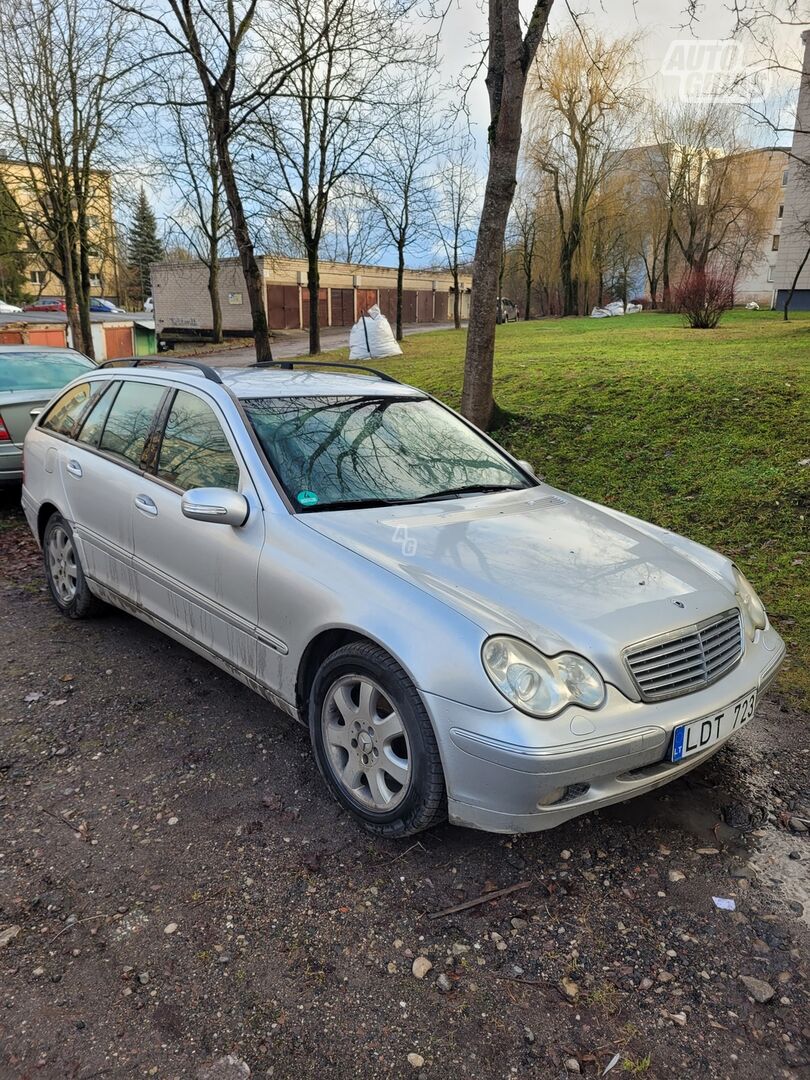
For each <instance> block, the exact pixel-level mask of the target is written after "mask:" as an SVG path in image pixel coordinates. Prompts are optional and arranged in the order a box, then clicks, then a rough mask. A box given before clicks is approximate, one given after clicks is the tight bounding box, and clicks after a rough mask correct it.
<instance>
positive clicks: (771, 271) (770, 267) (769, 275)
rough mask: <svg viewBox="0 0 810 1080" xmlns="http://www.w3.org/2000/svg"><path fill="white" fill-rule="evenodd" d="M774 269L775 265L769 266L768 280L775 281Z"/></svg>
mask: <svg viewBox="0 0 810 1080" xmlns="http://www.w3.org/2000/svg"><path fill="white" fill-rule="evenodd" d="M773 271H774V267H773V266H769V267H768V281H773Z"/></svg>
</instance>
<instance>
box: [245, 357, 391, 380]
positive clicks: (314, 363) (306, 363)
mask: <svg viewBox="0 0 810 1080" xmlns="http://www.w3.org/2000/svg"><path fill="white" fill-rule="evenodd" d="M252 366H253V367H257V368H269V367H274V368H281V369H282V370H283V371H292V370H293V367H318V368H320V367H330V368H348V369H349V370H350V371H367V372H369V373H370V374H371V375H376V376H377V378H378V379H382V380H383V382H390V383H396V384H397V386H399V385H400V382H399V379H395V378H394V376H393V375H386V373H385V372H384V371H378V370H377V368H373V367H364V366H363V365H362V364H350V363H348V362H347V363H339V362H338V361H336V360H257V361H256V363H255V364H253V365H252Z"/></svg>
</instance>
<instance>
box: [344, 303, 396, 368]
mask: <svg viewBox="0 0 810 1080" xmlns="http://www.w3.org/2000/svg"><path fill="white" fill-rule="evenodd" d="M384 356H402V349H400V347H399V345H398V344H397V339H396V338H395V337H394V333H393V331H392V329H391V324H390V323H389V321H388V319H386V317H385V316H384V315H383V313H382V312H381V311H380V309H379V307H378V306H377V305H376V304H375V305H374V306H373V307H371V308H369V310H368V313H367V314H366V315H361V316H360V318H359V319H358V320H357V322H356V323H355V324H354V326H353V327H352V328H351V332H350V333H349V359H350V360H379V359H380V358H381V357H384Z"/></svg>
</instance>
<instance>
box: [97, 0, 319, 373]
mask: <svg viewBox="0 0 810 1080" xmlns="http://www.w3.org/2000/svg"><path fill="white" fill-rule="evenodd" d="M108 2H109V3H110V4H112V5H113V6H114V7H115V8H116V9H118V10H119V11H124V12H130V13H134V14H136V15H138V16H139V17H140V18H141V19H142V20H143V23H144V26H145V27H148V28H150V29H157V30H158V31H159V32H160V35H161V42H162V45H163V50H162V51H161V50H160V49H158V50H157V59H158V60H160V61H161V62H162V59H163V58H164V57H165V56H166V55H167V54H168V55H173V56H174V57H175V59H176V60H177V62H181V63H182V62H183V61H185V62H186V63H188V64H190V66H191V67H192V69H193V71H194V72H195V74H196V76H197V80H198V82H199V87H200V92H201V99H202V100H201V102H200V103H201V104H203V105H204V107H205V110H206V114H207V117H208V126H209V130H210V132H211V138H212V139H213V143H214V146H215V148H216V156H217V164H218V166H219V174H220V177H221V182H222V189H223V191H224V193H225V200H226V202H227V205H228V212H229V214H230V219H231V228H232V230H233V238H234V242H235V244H236V248H237V250H238V252H239V260H240V263H241V266H242V273H243V274H244V277H245V287H246V289H247V294H248V301H249V303H250V314H251V320H252V324H253V337H254V339H255V342H256V359H257V361H258V362H259V363H262V362H265V361H269V360H272V357H273V354H272V350H271V348H270V335H269V332H268V327H267V314H266V311H265V306H264V282H263V279H262V272H261V270H260V269H259V264H258V262H257V259H256V252H255V249H254V244H253V237H252V234H251V229H250V225H249V222H248V215H247V212H246V210H245V204H244V201H243V198H242V191H241V186H240V183H239V180H238V178H237V172H236V168H235V161H234V143H235V140H236V138H237V136H238V135H239V134H240V132H241V131H242V130H243V129H244V127H245V125H246V124H248V123H249V122H250V121H251V120H252V119H253V117H254V116H255V114H256V112H257V110H258V109H260V108H261V107H262V106H264V105H266V103H267V101H268V100H269V99H270V98H272V97H274V96H275V95H276V94H278V93H279V92H280V90H281V89H282V87H283V86H284V85H285V83H286V82H287V79H288V78H289V76H290V74H291V73H292V72H293V71H294V70H296V68H297V67H298V64H299V58H298V57H297V56H293V57H290V58H286V57H281V58H279V59H278V60H276V61H274V60H273V59H272V58H271V56H270V55H268V53H267V51H266V50H264V49H262V50H261V51H260V52H259V54H258V55H257V50H256V48H255V46H256V42H255V32H254V22H255V18H256V9H257V4H258V0H166V10H165V11H161V12H160V13H159V14H158V13H156V9H154V8H153V7H151V5H150V4H149V3H148V0H138V3H136V4H129V3H125V2H122V0H108ZM153 59H154V57H153ZM171 100H173V101H175V102H176V104H177V105H179V106H180V107H181V108H186V107H188V106H189V105H190V104H196V103H194V102H189V101H188V100H185V99H183V98H175V99H171ZM152 104H155V102H152ZM157 104H166V101H165V100H164V101H158V102H157Z"/></svg>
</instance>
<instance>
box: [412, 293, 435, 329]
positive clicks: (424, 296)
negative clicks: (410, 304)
mask: <svg viewBox="0 0 810 1080" xmlns="http://www.w3.org/2000/svg"><path fill="white" fill-rule="evenodd" d="M417 295H418V301H417V305H416V310H417V316H418V318H419V322H421V323H425V322H433V293H432V292H428V291H427V290H426V289H420V290H419V293H418V294H417Z"/></svg>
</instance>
